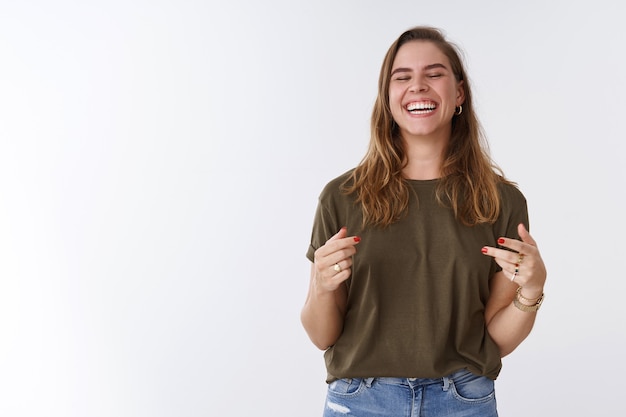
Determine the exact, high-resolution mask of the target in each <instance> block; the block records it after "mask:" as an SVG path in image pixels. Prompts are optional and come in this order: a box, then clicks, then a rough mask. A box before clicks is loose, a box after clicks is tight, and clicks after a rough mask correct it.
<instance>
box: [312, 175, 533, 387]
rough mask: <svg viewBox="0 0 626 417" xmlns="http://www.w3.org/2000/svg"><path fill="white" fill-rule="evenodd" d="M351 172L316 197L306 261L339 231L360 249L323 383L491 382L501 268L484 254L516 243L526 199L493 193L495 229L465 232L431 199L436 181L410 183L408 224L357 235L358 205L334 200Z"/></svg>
mask: <svg viewBox="0 0 626 417" xmlns="http://www.w3.org/2000/svg"><path fill="white" fill-rule="evenodd" d="M350 173H351V171H349V172H347V173H345V174H343V175H342V176H340V177H338V178H336V179H334V180H332V181H331V182H330V183H328V185H327V186H326V187H325V188H324V190H323V191H322V193H321V194H320V197H319V204H318V207H317V211H316V214H315V219H314V224H313V232H312V238H311V245H310V247H309V249H308V251H307V257H308V258H309V260H311V261H313V257H314V252H315V250H316V249H317V248H319V247H320V246H322V245H323V244H324V243H325V242H326V241H327V240H328V239H329V238H330V237H331V236H333V235H334V234H336V233H337V232H338V231H339V229H340V228H341V227H342V226H347V228H348V234H349V235H358V236H360V237H361V242H360V243H359V244H358V245H357V246H356V249H357V252H356V254H355V255H354V257H353V262H354V264H353V267H352V275H351V277H350V278H349V279H348V281H346V284H347V285H348V305H347V312H346V317H345V321H344V328H343V332H342V334H341V336H340V337H339V339H338V340H337V342H336V343H335V344H334V345H333V346H331V347H330V348H329V349H328V350H327V351H326V352H325V354H324V357H325V361H326V368H327V372H328V378H327V381H328V382H330V381H333V380H335V379H337V378H357V377H361V378H369V377H406V378H412V377H415V378H440V377H443V376H446V375H449V374H451V373H453V372H455V371H457V370H460V369H463V368H465V369H467V370H469V371H471V372H473V373H475V374H478V375H484V376H487V377H489V378H491V379H496V377H497V376H498V373H499V372H500V368H501V366H502V364H501V361H500V352H499V350H498V347H497V346H496V345H495V343H494V342H493V341H492V339H491V338H490V337H489V334H488V333H487V329H486V324H485V318H484V310H485V304H486V302H487V299H488V298H489V278H490V277H492V276H493V274H494V273H495V272H496V271H498V270H499V269H500V268H499V267H498V265H497V264H496V263H495V261H493V259H492V258H491V257H489V256H486V255H483V254H482V252H481V249H482V247H483V246H494V247H496V246H498V245H497V239H498V238H499V237H501V236H506V237H510V238H515V239H519V236H518V233H517V225H518V224H519V223H524V224H525V225H526V227H528V214H527V208H526V199H525V198H524V196H523V195H522V193H521V192H520V191H519V190H518V189H517V188H516V187H515V186H512V185H507V184H504V183H502V184H500V186H499V190H500V195H501V213H500V216H499V218H498V220H497V221H496V222H495V223H494V224H482V225H478V226H472V227H469V226H464V225H463V224H462V223H460V222H459V221H457V219H456V218H455V216H454V213H453V212H452V210H451V209H450V208H447V207H444V206H442V205H440V204H439V203H438V202H437V201H436V198H435V190H436V187H437V184H438V180H426V181H418V180H409V184H410V186H411V187H412V189H413V190H414V191H415V194H416V195H413V193H411V200H410V203H409V211H408V215H407V216H405V217H403V218H401V219H400V220H398V221H397V222H395V223H393V224H392V225H390V226H388V227H386V228H380V227H367V228H365V229H363V228H362V212H361V208H360V205H357V204H355V196H354V195H345V194H343V193H342V192H341V185H342V184H343V183H344V181H345V180H346V179H347V178H348V177H349V175H350Z"/></svg>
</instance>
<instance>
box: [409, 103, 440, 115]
mask: <svg viewBox="0 0 626 417" xmlns="http://www.w3.org/2000/svg"><path fill="white" fill-rule="evenodd" d="M436 107H437V106H436V105H435V103H424V102H420V103H409V104H407V106H406V109H407V110H408V111H410V112H418V111H419V112H420V113H421V112H423V111H424V110H425V111H426V112H429V111H433V110H435V108H436Z"/></svg>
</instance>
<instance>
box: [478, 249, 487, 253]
mask: <svg viewBox="0 0 626 417" xmlns="http://www.w3.org/2000/svg"><path fill="white" fill-rule="evenodd" d="M488 250H489V249H487V248H482V249H481V250H480V251H481V252H482V253H487V251H488Z"/></svg>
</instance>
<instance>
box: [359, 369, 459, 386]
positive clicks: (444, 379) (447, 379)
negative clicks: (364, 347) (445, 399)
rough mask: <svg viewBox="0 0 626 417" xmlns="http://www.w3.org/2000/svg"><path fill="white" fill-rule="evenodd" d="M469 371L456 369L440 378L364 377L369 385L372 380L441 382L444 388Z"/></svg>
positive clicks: (387, 381) (394, 382)
mask: <svg viewBox="0 0 626 417" xmlns="http://www.w3.org/2000/svg"><path fill="white" fill-rule="evenodd" d="M468 373H470V371H468V370H467V369H461V370H459V371H456V372H454V373H452V374H450V375H446V376H444V377H441V378H400V377H372V378H364V380H365V385H367V386H370V385H371V384H372V383H373V382H374V381H376V382H377V383H379V384H385V385H407V386H412V387H416V386H419V385H432V384H443V386H444V389H447V387H448V385H450V381H452V380H454V379H455V378H459V377H460V376H463V375H467V374H468Z"/></svg>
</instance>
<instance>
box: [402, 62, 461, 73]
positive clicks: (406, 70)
mask: <svg viewBox="0 0 626 417" xmlns="http://www.w3.org/2000/svg"><path fill="white" fill-rule="evenodd" d="M435 68H443V69H445V70H447V71H449V69H448V67H446V66H445V65H443V64H439V63H436V64H430V65H426V66H425V67H424V70H425V71H428V70H432V69H435ZM411 71H413V70H412V69H411V68H403V67H400V68H396V69H395V70H393V71H392V72H391V75H394V74H397V73H398V72H411Z"/></svg>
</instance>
